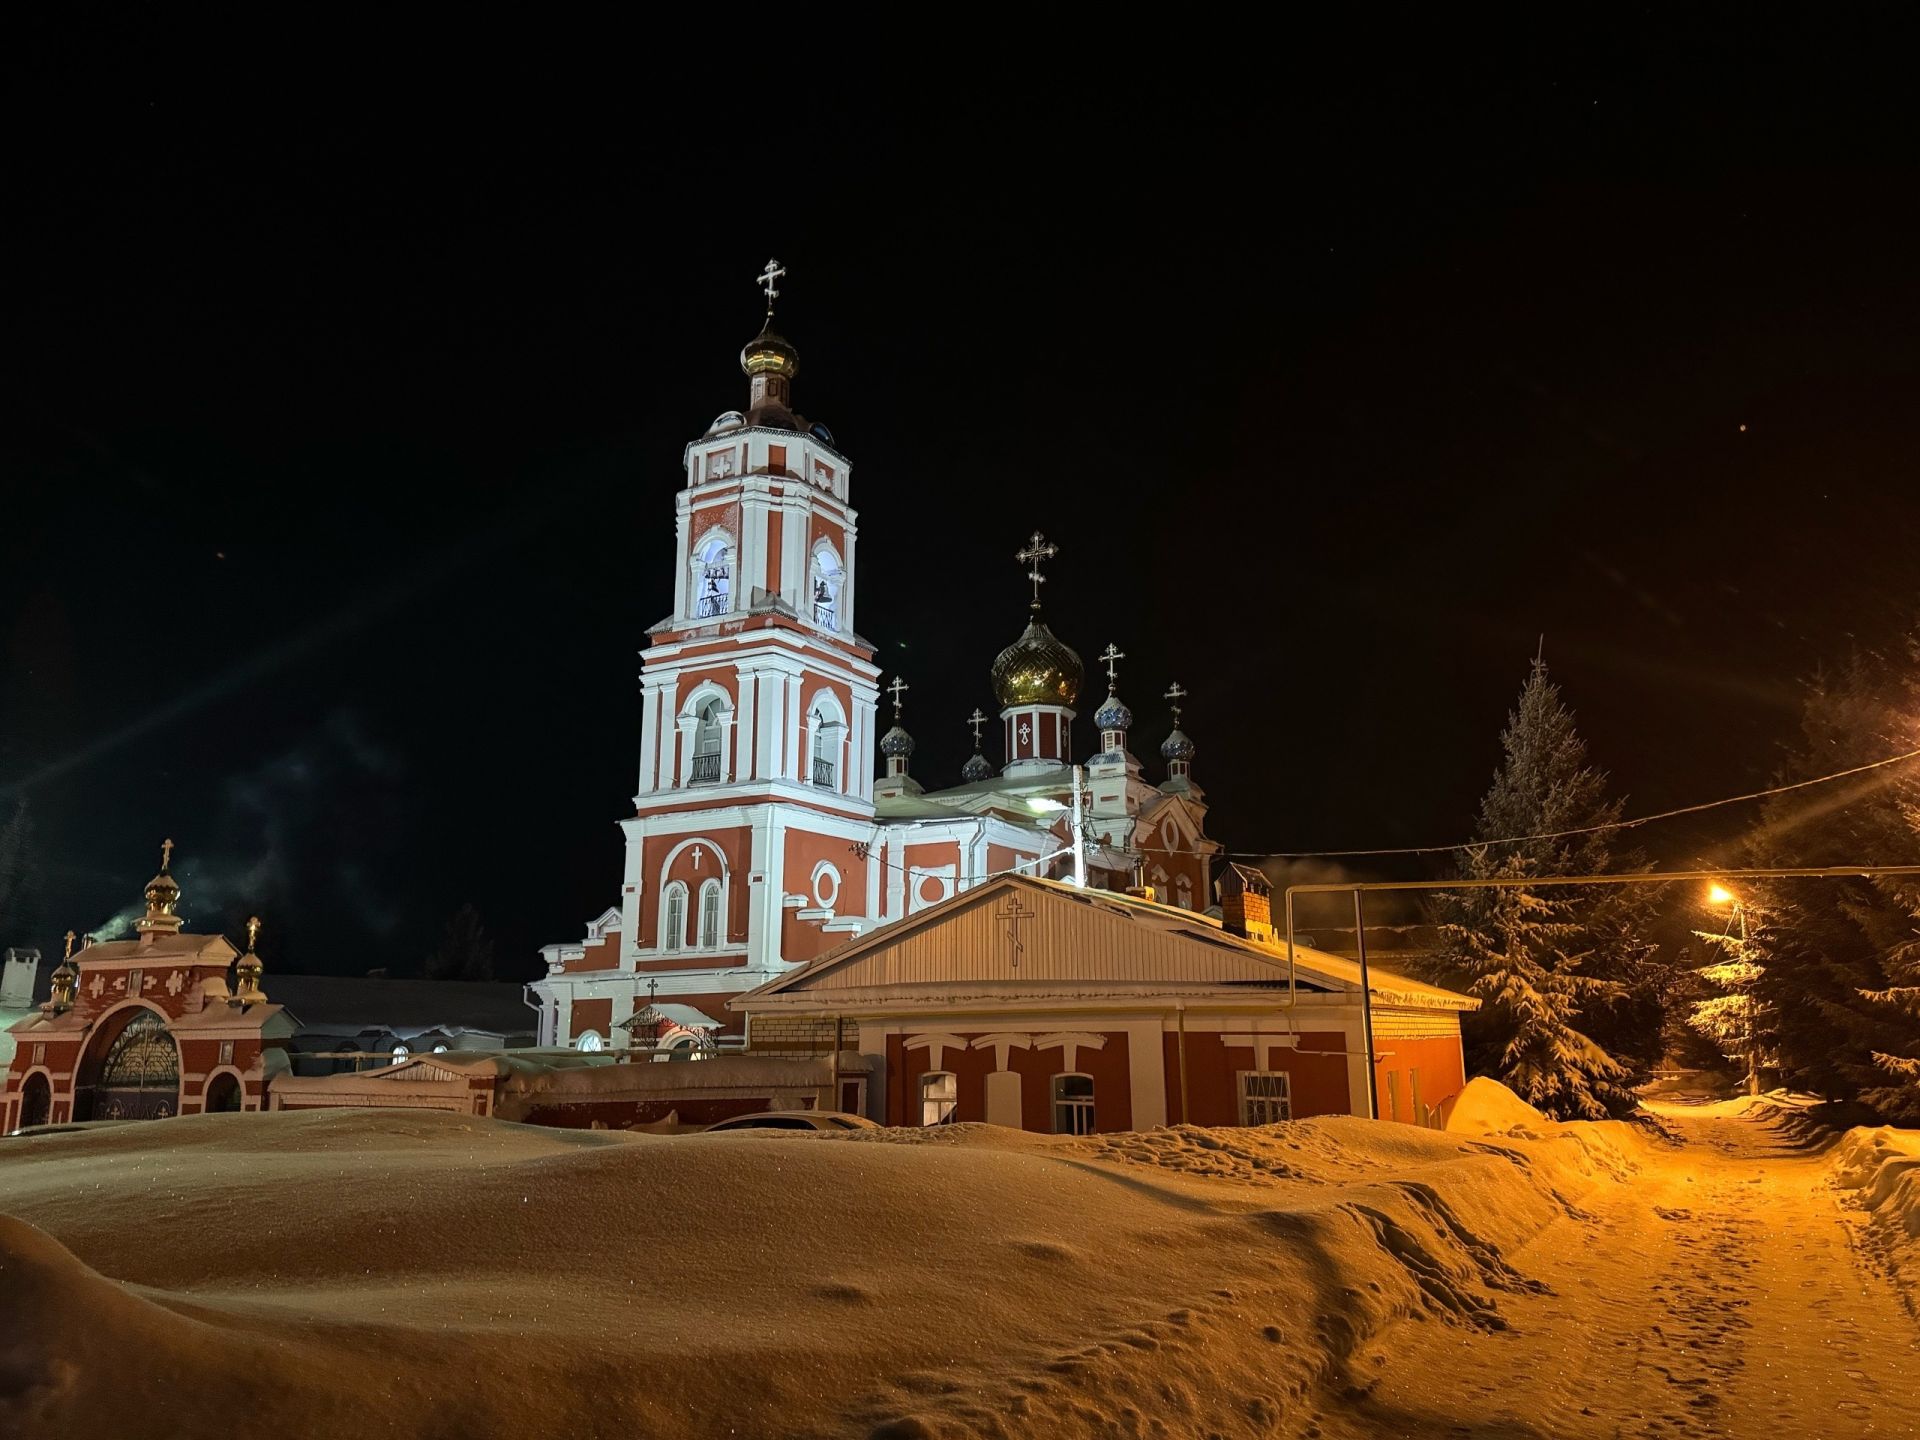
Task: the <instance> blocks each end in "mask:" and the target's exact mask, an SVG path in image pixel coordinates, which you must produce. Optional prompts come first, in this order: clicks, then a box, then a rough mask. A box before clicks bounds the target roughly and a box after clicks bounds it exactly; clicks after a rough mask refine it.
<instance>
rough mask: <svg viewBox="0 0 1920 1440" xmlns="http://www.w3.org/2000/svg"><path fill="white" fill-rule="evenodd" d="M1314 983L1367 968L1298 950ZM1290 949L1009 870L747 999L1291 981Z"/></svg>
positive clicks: (1169, 909) (1385, 986)
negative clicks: (970, 987)
mask: <svg viewBox="0 0 1920 1440" xmlns="http://www.w3.org/2000/svg"><path fill="white" fill-rule="evenodd" d="M1294 964H1295V969H1296V979H1297V983H1298V984H1299V985H1300V986H1301V987H1302V988H1305V989H1319V990H1333V991H1356V990H1358V989H1359V988H1360V974H1359V966H1358V965H1357V964H1355V963H1354V962H1353V961H1350V960H1344V959H1342V958H1340V957H1339V956H1336V955H1327V954H1324V953H1322V952H1320V951H1317V950H1311V949H1307V948H1305V947H1296V948H1295V954H1294ZM1287 975H1288V964H1287V954H1286V949H1285V947H1284V946H1282V945H1274V944H1268V943H1264V942H1260V941H1255V940H1249V939H1246V938H1245V937H1242V936H1238V935H1232V934H1229V933H1228V932H1226V931H1225V930H1223V929H1222V928H1220V925H1219V923H1218V922H1217V921H1214V920H1210V919H1208V918H1207V917H1206V916H1204V915H1199V914H1196V913H1195V912H1193V911H1191V910H1182V909H1179V908H1177V907H1174V906H1167V905H1160V904H1156V903H1154V902H1152V901H1148V900H1142V899H1138V898H1136V897H1134V896H1129V895H1123V894H1119V893H1117V892H1114V891H1106V890H1082V889H1079V888H1078V887H1076V886H1073V885H1068V884H1064V883H1062V882H1058V881H1051V880H1036V879H1033V878H1031V877H1028V876H1014V875H1009V876H1003V877H1001V878H1000V879H997V880H994V881H990V882H989V883H987V884H985V885H982V886H978V887H976V888H974V889H972V890H968V891H965V892H963V893H961V894H959V895H956V896H954V897H953V898H951V899H949V900H946V901H943V902H941V903H940V904H939V905H935V906H931V907H929V908H928V909H926V910H923V911H921V912H920V913H918V914H917V915H910V916H907V917H906V918H905V919H902V920H899V921H896V922H894V923H893V924H891V925H886V926H883V927H881V928H880V929H877V930H874V931H871V932H869V933H868V934H867V935H865V936H862V937H861V938H860V939H858V940H856V941H854V942H853V943H852V944H850V945H848V946H846V947H844V948H843V949H841V950H838V951H836V952H834V953H833V954H831V955H828V956H825V957H823V958H822V959H820V960H817V961H815V962H814V963H813V964H812V965H810V966H808V967H807V968H806V969H805V970H802V971H798V972H796V973H794V974H792V975H788V976H783V977H781V978H780V979H778V980H775V981H773V982H771V983H770V984H767V985H764V986H762V987H761V988H760V989H758V990H755V991H750V992H748V994H747V995H745V996H742V997H741V1000H740V1002H739V1004H738V1008H740V1009H745V1010H751V1009H752V1008H753V1005H752V1001H753V999H754V998H756V997H768V998H771V997H774V996H780V995H793V996H796V997H797V996H798V995H800V994H803V993H804V994H821V995H823V996H824V995H830V994H834V993H845V992H852V991H859V992H863V993H866V994H872V993H873V992H875V991H877V990H893V991H904V992H911V991H921V992H923V993H924V992H926V991H929V990H935V989H939V990H946V989H950V988H951V987H952V986H954V985H955V984H975V985H977V984H993V985H995V986H996V987H998V988H1000V989H1001V990H1002V992H1003V993H1006V992H1008V991H1018V990H1020V989H1024V988H1027V987H1029V986H1031V987H1035V988H1038V989H1044V990H1046V991H1048V992H1049V993H1052V994H1058V993H1059V991H1060V987H1062V986H1066V987H1069V988H1070V989H1071V988H1079V987H1087V988H1089V989H1093V990H1101V989H1104V990H1107V991H1110V990H1111V989H1112V987H1115V986H1119V987H1122V988H1126V987H1129V986H1141V985H1202V986H1208V985H1212V986H1249V985H1254V986H1258V985H1268V984H1274V983H1280V984H1284V983H1285V982H1286V980H1287ZM1368 980H1369V983H1370V988H1371V990H1372V991H1373V993H1374V995H1375V996H1376V998H1378V999H1379V1000H1381V1001H1383V1002H1385V1003H1389V1004H1403V1005H1411V1006H1418V1007H1437V1008H1444V1009H1472V1008H1474V1004H1475V1002H1474V1001H1472V1000H1470V999H1468V998H1467V997H1466V996H1462V995H1456V994H1454V993H1453V992H1452V991H1449V990H1444V989H1441V988H1440V987H1438V986H1434V985H1427V984H1425V983H1423V982H1421V981H1418V980H1413V979H1410V978H1409V977H1407V976H1404V975H1398V974H1395V973H1393V972H1391V971H1386V970H1380V969H1378V968H1376V967H1371V966H1370V967H1369V974H1368Z"/></svg>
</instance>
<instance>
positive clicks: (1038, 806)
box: [1027, 765, 1087, 890]
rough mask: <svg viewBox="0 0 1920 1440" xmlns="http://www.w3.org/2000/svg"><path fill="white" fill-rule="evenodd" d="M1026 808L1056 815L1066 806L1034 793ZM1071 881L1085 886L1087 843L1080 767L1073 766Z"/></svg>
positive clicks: (1034, 811) (1035, 811) (1039, 812)
mask: <svg viewBox="0 0 1920 1440" xmlns="http://www.w3.org/2000/svg"><path fill="white" fill-rule="evenodd" d="M1027 808H1028V809H1029V810H1031V811H1033V813H1034V814H1036V815H1058V814H1059V813H1060V812H1061V811H1062V810H1065V809H1068V808H1069V807H1068V806H1065V805H1062V804H1061V803H1060V802H1059V801H1058V800H1052V799H1049V798H1047V797H1046V796H1044V795H1035V796H1032V797H1030V798H1029V799H1028V801H1027ZM1071 809H1072V810H1073V883H1074V884H1075V885H1078V886H1079V887H1080V888H1081V889H1082V890H1084V889H1086V888H1087V845H1086V837H1085V834H1084V827H1083V825H1082V821H1081V808H1080V767H1079V766H1078V765H1076V766H1074V767H1073V805H1072V806H1071Z"/></svg>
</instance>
